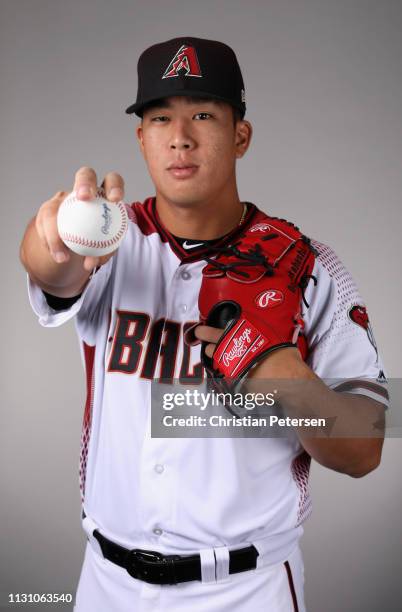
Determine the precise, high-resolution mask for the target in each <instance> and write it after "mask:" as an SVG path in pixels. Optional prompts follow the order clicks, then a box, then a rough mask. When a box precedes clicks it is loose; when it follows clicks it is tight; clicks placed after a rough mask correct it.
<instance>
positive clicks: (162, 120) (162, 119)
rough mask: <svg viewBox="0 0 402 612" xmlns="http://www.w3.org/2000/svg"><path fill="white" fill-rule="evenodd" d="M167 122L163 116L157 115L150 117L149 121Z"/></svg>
mask: <svg viewBox="0 0 402 612" xmlns="http://www.w3.org/2000/svg"><path fill="white" fill-rule="evenodd" d="M167 120H168V117H166V116H165V115H158V116H157V117H152V119H151V121H155V123H164V122H165V121H167Z"/></svg>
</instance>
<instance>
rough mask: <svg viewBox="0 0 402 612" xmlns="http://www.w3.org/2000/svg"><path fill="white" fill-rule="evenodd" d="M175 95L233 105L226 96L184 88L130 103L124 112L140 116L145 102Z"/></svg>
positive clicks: (242, 111)
mask: <svg viewBox="0 0 402 612" xmlns="http://www.w3.org/2000/svg"><path fill="white" fill-rule="evenodd" d="M176 96H194V97H197V98H198V97H199V98H206V99H211V100H220V101H221V102H226V103H227V104H229V106H234V104H233V102H232V101H231V100H228V99H227V98H224V97H222V96H216V95H213V94H210V93H206V92H205V91H200V90H188V89H187V90H186V91H178V92H177V93H176V92H174V93H172V94H168V95H165V96H164V95H162V96H153V97H152V98H149V99H148V100H144V101H142V102H139V103H134V104H131V106H129V107H128V108H126V113H127V114H128V115H131V114H132V113H135V114H136V115H137V116H138V117H141V118H142V110H143V108H144V106H146V105H147V104H149V103H150V102H155V101H156V100H161V99H163V98H174V97H176ZM236 108H237V109H238V110H239V111H240V113H241V114H242V117H244V115H245V109H244V108H242V107H241V106H240V105H239V106H237V105H236Z"/></svg>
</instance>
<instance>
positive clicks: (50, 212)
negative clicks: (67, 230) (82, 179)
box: [35, 191, 70, 263]
mask: <svg viewBox="0 0 402 612" xmlns="http://www.w3.org/2000/svg"><path fill="white" fill-rule="evenodd" d="M67 195H68V192H67V191H58V192H57V193H55V195H54V196H53V197H52V198H50V200H48V201H47V202H45V203H44V204H43V205H42V206H41V208H40V209H39V212H38V214H37V215H36V219H35V227H36V231H37V232H38V236H39V239H40V241H41V243H42V244H43V246H44V247H46V248H47V249H48V250H49V252H50V254H51V255H52V257H53V259H54V260H55V261H56V262H57V263H63V262H65V261H68V259H69V257H70V255H69V249H68V248H67V247H66V246H65V244H64V243H63V241H62V240H61V238H60V236H59V233H58V230H57V210H58V208H59V206H60V204H61V202H62V201H63V200H64V198H65V197H66V196H67Z"/></svg>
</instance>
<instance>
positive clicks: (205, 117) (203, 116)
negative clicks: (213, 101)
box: [194, 113, 212, 121]
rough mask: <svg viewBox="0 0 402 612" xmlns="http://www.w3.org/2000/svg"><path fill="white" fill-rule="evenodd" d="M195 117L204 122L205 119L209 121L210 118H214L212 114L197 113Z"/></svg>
mask: <svg viewBox="0 0 402 612" xmlns="http://www.w3.org/2000/svg"><path fill="white" fill-rule="evenodd" d="M194 116H195V117H199V118H200V119H201V120H202V121H203V120H204V119H208V118H209V117H212V115H211V114H210V113H197V114H196V115H194Z"/></svg>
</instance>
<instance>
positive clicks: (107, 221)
mask: <svg viewBox="0 0 402 612" xmlns="http://www.w3.org/2000/svg"><path fill="white" fill-rule="evenodd" d="M111 212H112V211H111V210H110V208H109V207H108V205H107V204H106V202H103V214H102V217H103V218H104V219H105V225H103V226H102V228H101V232H102V234H108V233H109V228H110V226H111V224H112V215H111Z"/></svg>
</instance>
